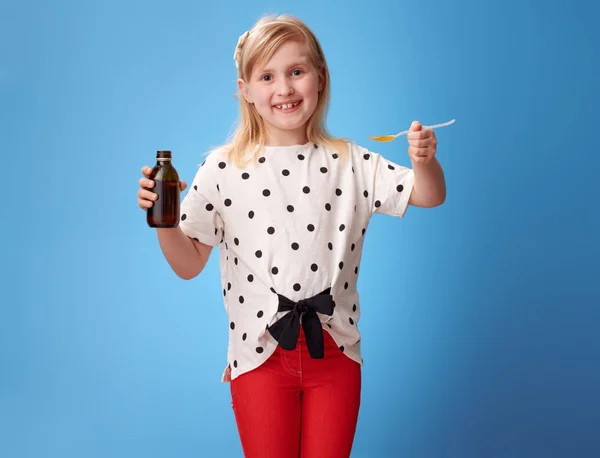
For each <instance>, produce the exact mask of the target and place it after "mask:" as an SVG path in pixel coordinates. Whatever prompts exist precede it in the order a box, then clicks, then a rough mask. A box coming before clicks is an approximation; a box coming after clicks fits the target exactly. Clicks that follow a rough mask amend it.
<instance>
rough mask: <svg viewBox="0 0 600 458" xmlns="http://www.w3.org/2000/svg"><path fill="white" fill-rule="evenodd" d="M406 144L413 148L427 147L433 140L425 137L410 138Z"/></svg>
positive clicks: (432, 143)
mask: <svg viewBox="0 0 600 458" xmlns="http://www.w3.org/2000/svg"><path fill="white" fill-rule="evenodd" d="M408 144H409V145H410V146H412V147H415V148H428V147H430V146H433V145H434V142H433V141H432V139H431V138H427V139H425V140H410V141H409V142H408Z"/></svg>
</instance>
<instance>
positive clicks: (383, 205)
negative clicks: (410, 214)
mask: <svg viewBox="0 0 600 458" xmlns="http://www.w3.org/2000/svg"><path fill="white" fill-rule="evenodd" d="M371 156H372V160H373V164H372V166H373V173H374V183H373V189H374V196H373V201H374V212H375V213H380V214H383V215H389V216H398V217H401V218H402V217H404V214H405V213H406V209H407V208H408V200H409V199H410V194H411V192H412V189H413V185H414V181H415V174H414V171H413V170H412V169H411V168H408V167H404V166H402V165H398V164H396V163H394V162H392V161H389V160H388V159H386V158H384V157H383V156H382V155H381V154H378V153H371Z"/></svg>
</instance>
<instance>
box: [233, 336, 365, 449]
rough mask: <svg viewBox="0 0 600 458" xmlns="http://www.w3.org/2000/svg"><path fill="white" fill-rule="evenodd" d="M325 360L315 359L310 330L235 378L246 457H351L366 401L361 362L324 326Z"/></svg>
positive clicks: (236, 409) (238, 420)
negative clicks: (310, 351)
mask: <svg viewBox="0 0 600 458" xmlns="http://www.w3.org/2000/svg"><path fill="white" fill-rule="evenodd" d="M323 337H324V341H325V358H324V359H312V358H311V357H310V355H309V354H308V348H307V347H306V341H305V337H304V332H303V331H302V329H301V330H300V337H299V339H298V344H297V346H296V349H295V350H283V349H282V348H281V347H279V346H278V347H277V349H276V350H275V353H273V355H271V357H270V358H269V359H268V360H267V361H265V362H264V363H263V364H262V365H261V366H259V367H258V368H256V369H254V370H252V371H250V372H246V373H245V374H242V375H240V376H239V377H237V378H236V379H235V380H232V381H231V382H230V387H231V397H232V406H233V411H234V413H235V419H236V423H237V427H238V431H239V434H240V439H241V441H242V449H243V450H244V457H245V458H348V457H349V456H350V450H351V449H352V442H353V440H354V433H355V431H356V422H357V419H358V410H359V405H360V389H361V366H360V364H358V363H357V362H355V361H353V360H351V359H350V358H348V357H347V356H346V355H344V354H343V353H342V351H341V350H340V349H339V348H338V346H337V345H336V343H335V341H334V340H333V338H332V337H331V335H330V334H329V332H327V330H326V329H323Z"/></svg>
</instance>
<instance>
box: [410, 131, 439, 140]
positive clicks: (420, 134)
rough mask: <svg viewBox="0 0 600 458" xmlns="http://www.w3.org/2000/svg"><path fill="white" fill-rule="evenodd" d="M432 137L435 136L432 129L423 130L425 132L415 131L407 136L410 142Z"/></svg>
mask: <svg viewBox="0 0 600 458" xmlns="http://www.w3.org/2000/svg"><path fill="white" fill-rule="evenodd" d="M432 135H433V130H432V129H423V130H415V131H412V132H409V133H408V134H407V135H406V138H408V139H409V140H421V139H425V138H429V137H431V136H432Z"/></svg>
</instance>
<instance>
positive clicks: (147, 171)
mask: <svg viewBox="0 0 600 458" xmlns="http://www.w3.org/2000/svg"><path fill="white" fill-rule="evenodd" d="M142 173H143V174H144V175H146V177H148V176H149V175H150V174H151V173H152V167H148V166H147V165H145V166H143V167H142Z"/></svg>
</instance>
